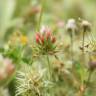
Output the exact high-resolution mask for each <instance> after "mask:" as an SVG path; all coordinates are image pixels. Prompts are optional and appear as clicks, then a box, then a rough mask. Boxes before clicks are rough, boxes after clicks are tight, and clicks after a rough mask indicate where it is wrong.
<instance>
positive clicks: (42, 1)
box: [37, 0, 45, 31]
mask: <svg viewBox="0 0 96 96" xmlns="http://www.w3.org/2000/svg"><path fill="white" fill-rule="evenodd" d="M41 4H42V5H41V6H42V7H41V12H40V17H39V21H38V25H37V31H40V27H41V21H42V16H43V11H44V5H45V0H41Z"/></svg>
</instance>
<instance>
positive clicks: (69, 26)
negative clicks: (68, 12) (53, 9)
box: [66, 19, 76, 32]
mask: <svg viewBox="0 0 96 96" xmlns="http://www.w3.org/2000/svg"><path fill="white" fill-rule="evenodd" d="M66 30H67V31H68V32H69V31H73V30H76V22H75V19H69V20H68V22H67V24H66Z"/></svg>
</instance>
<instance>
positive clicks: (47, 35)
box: [46, 31, 51, 39]
mask: <svg viewBox="0 0 96 96" xmlns="http://www.w3.org/2000/svg"><path fill="white" fill-rule="evenodd" d="M50 37H51V32H50V31H48V32H47V33H46V38H47V39H48V38H50Z"/></svg>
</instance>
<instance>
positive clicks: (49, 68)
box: [47, 55, 52, 80]
mask: <svg viewBox="0 0 96 96" xmlns="http://www.w3.org/2000/svg"><path fill="white" fill-rule="evenodd" d="M47 62H48V71H49V79H50V80H51V75H52V73H51V66H50V60H49V56H48V55H47Z"/></svg>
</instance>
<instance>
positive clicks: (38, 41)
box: [36, 33, 41, 44]
mask: <svg viewBox="0 0 96 96" xmlns="http://www.w3.org/2000/svg"><path fill="white" fill-rule="evenodd" d="M40 38H41V36H40V34H39V33H37V34H36V42H37V43H38V44H40Z"/></svg>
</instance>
